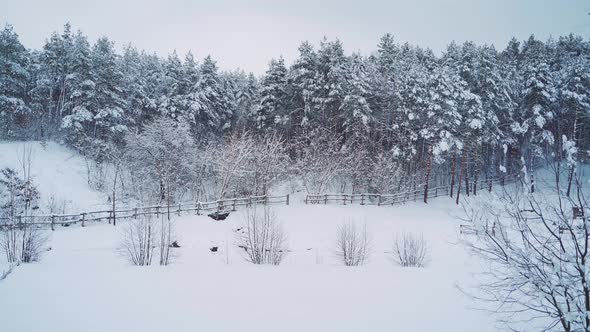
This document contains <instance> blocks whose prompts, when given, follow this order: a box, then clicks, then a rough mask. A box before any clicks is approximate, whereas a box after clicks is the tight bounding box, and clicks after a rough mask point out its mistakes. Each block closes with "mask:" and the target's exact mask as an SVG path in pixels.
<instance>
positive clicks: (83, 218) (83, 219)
mask: <svg viewBox="0 0 590 332" xmlns="http://www.w3.org/2000/svg"><path fill="white" fill-rule="evenodd" d="M80 215H81V216H82V227H84V221H85V220H86V212H82V213H81V214H80Z"/></svg>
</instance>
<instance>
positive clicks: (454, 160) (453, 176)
mask: <svg viewBox="0 0 590 332" xmlns="http://www.w3.org/2000/svg"><path fill="white" fill-rule="evenodd" d="M456 168H457V155H456V154H454V153H453V160H452V161H451V192H450V195H451V197H453V191H454V189H455V172H456Z"/></svg>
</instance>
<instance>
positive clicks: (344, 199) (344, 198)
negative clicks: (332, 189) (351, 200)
mask: <svg viewBox="0 0 590 332" xmlns="http://www.w3.org/2000/svg"><path fill="white" fill-rule="evenodd" d="M342 205H346V194H342Z"/></svg>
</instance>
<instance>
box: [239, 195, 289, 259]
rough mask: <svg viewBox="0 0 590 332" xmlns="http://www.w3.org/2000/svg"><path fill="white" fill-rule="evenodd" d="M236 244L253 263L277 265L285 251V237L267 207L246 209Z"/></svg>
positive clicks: (274, 216)
mask: <svg viewBox="0 0 590 332" xmlns="http://www.w3.org/2000/svg"><path fill="white" fill-rule="evenodd" d="M241 230H242V231H241V234H240V235H239V236H238V246H239V247H240V248H243V249H244V250H245V252H246V256H247V259H248V261H250V262H252V263H254V264H273V265H279V264H280V263H281V260H282V259H283V257H284V256H285V253H286V251H287V246H286V242H287V238H286V236H285V234H284V233H283V229H282V227H281V225H280V224H279V223H278V221H277V217H276V215H275V214H274V212H273V211H271V210H270V208H269V207H267V206H265V207H264V208H262V209H261V208H256V207H252V208H249V209H247V210H246V216H245V220H244V225H243V226H242V228H241Z"/></svg>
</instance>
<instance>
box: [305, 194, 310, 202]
mask: <svg viewBox="0 0 590 332" xmlns="http://www.w3.org/2000/svg"><path fill="white" fill-rule="evenodd" d="M308 197H309V194H305V204H307V198H308Z"/></svg>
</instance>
